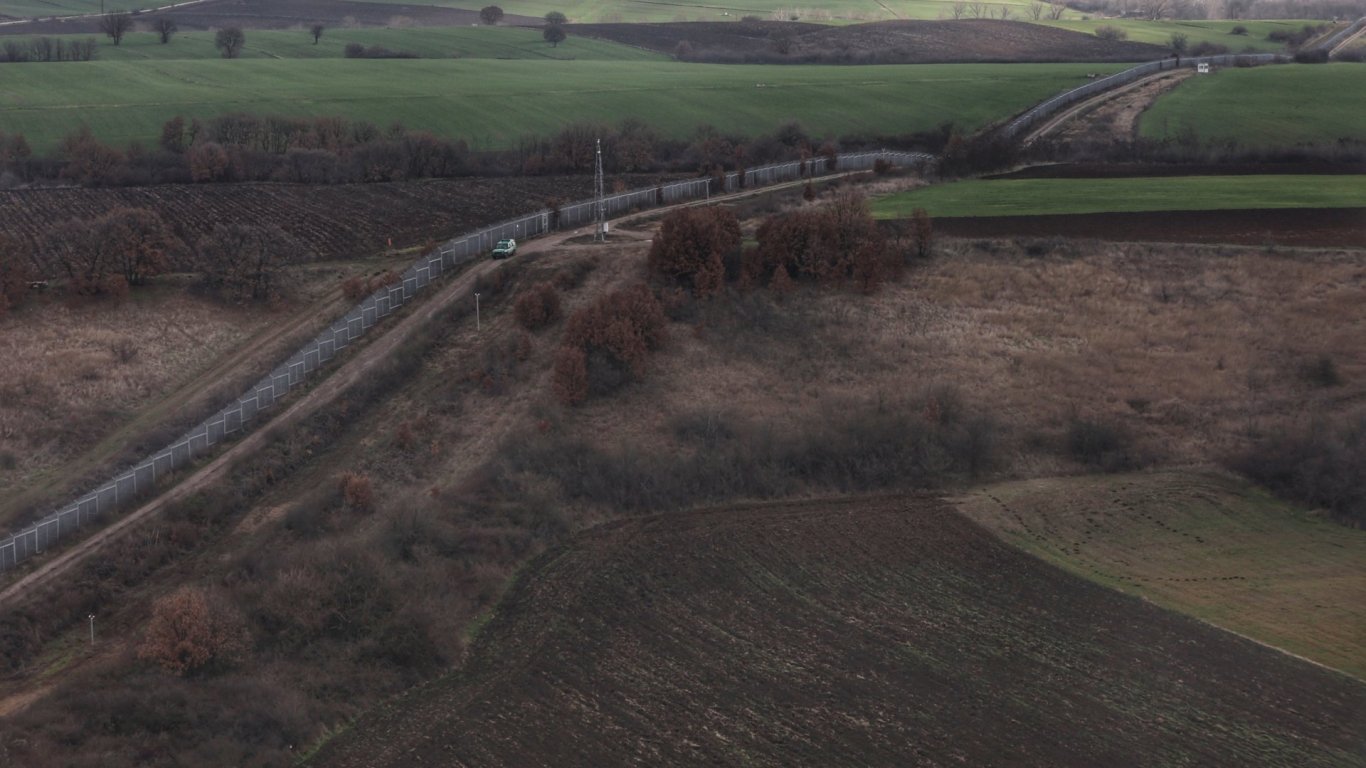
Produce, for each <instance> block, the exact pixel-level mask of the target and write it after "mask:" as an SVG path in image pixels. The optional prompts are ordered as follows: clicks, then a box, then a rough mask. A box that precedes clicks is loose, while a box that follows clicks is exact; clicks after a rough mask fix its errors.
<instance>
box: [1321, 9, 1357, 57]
mask: <svg viewBox="0 0 1366 768" xmlns="http://www.w3.org/2000/svg"><path fill="white" fill-rule="evenodd" d="M1362 27H1366V16H1362V17H1361V18H1359V19H1357V20H1356V21H1354V22H1352V23H1351V24H1348V25H1347V26H1346V27H1344V28H1342V29H1339V30H1338V31H1337V32H1334V33H1333V34H1332V35H1330V36H1328V38H1327V39H1325V40H1323V41H1322V42H1320V43H1319V44H1318V45H1315V46H1314V50H1324V51H1328V52H1329V53H1330V54H1331V53H1332V52H1333V51H1334V50H1336V49H1337V47H1338V46H1339V45H1342V44H1343V42H1344V41H1346V40H1347V38H1349V37H1351V36H1352V35H1355V34H1356V33H1358V32H1360V31H1361V29H1362Z"/></svg>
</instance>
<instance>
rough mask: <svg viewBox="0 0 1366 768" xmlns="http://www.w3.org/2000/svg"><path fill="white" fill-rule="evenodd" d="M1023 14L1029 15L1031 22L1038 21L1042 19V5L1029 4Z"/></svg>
mask: <svg viewBox="0 0 1366 768" xmlns="http://www.w3.org/2000/svg"><path fill="white" fill-rule="evenodd" d="M1025 13H1027V14H1029V18H1030V20H1031V21H1038V20H1039V19H1041V18H1043V3H1030V4H1029V8H1028V9H1027V10H1026V11H1025Z"/></svg>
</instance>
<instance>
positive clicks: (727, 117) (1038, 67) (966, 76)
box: [0, 59, 1122, 151]
mask: <svg viewBox="0 0 1366 768" xmlns="http://www.w3.org/2000/svg"><path fill="white" fill-rule="evenodd" d="M1121 66H1122V65H1097V64H1013V65H995V64H957V65H904V66H880V67H820V66H745V67H735V66H718V65H701V64H680V63H675V62H635V63H633V65H632V66H630V67H623V66H621V65H620V64H619V63H616V62H609V61H561V62H555V63H554V65H553V67H551V66H547V65H546V64H545V63H544V62H539V61H489V60H476V59H468V60H434V59H418V60H359V59H340V60H267V59H254V60H236V61H225V60H221V59H219V60H202V61H175V62H158V61H139V62H131V61H129V62H116V61H95V62H77V63H62V64H22V65H7V66H5V68H4V70H3V71H4V73H5V79H4V80H3V81H0V131H3V132H6V133H23V134H24V135H25V136H26V137H27V138H28V140H29V143H30V144H31V145H32V146H33V147H34V149H35V150H36V151H45V150H47V149H50V148H51V147H53V146H54V145H55V144H56V143H57V141H58V139H59V137H61V136H63V135H65V134H67V133H69V132H71V131H72V130H73V129H75V128H76V127H77V126H78V125H79V124H81V123H85V124H87V125H89V126H90V128H91V130H92V131H93V132H94V133H95V135H96V136H98V137H100V138H102V139H103V140H105V141H108V142H111V143H115V144H123V143H125V142H128V141H131V140H138V141H143V142H148V143H150V142H152V141H155V140H156V137H157V136H158V135H159V133H160V128H161V125H162V124H163V123H164V122H165V121H166V120H168V119H170V118H172V117H174V116H176V115H184V116H187V117H209V116H212V115H217V114H222V113H227V112H243V111H245V112H254V113H258V114H283V115H341V116H344V117H348V118H353V119H363V120H369V121H372V122H374V123H375V124H377V125H381V126H385V125H389V124H391V123H393V122H395V121H400V122H402V123H403V124H404V125H406V126H408V127H409V128H415V129H425V130H431V131H434V132H436V133H438V134H440V135H445V136H452V137H459V138H463V139H465V140H467V141H469V142H470V143H471V146H474V147H476V148H500V147H509V146H512V145H513V144H514V143H515V142H516V141H517V140H518V139H520V138H523V137H526V136H528V135H544V134H547V133H550V132H553V131H555V130H557V129H558V128H560V127H563V126H565V125H567V124H570V123H573V122H582V121H596V122H607V123H615V122H619V121H620V120H622V119H624V118H627V117H637V118H640V119H643V120H645V121H646V122H648V123H650V124H652V125H654V126H655V127H657V128H658V129H659V130H661V131H662V132H663V133H665V134H668V135H671V136H675V137H680V138H681V137H685V136H688V135H691V134H692V132H693V131H694V130H695V129H696V128H697V126H698V125H700V124H711V125H714V126H716V127H717V128H718V129H720V130H722V131H727V132H736V133H742V134H758V133H766V132H769V131H772V130H773V129H774V128H776V127H777V126H778V125H780V124H781V123H783V122H785V121H788V120H797V121H799V122H800V123H801V124H802V125H803V126H804V127H805V128H806V129H807V130H808V131H811V132H813V133H816V134H818V135H824V134H850V133H866V134H894V133H904V132H909V131H918V130H926V129H931V128H934V127H935V126H938V125H940V124H942V123H944V122H946V121H953V122H955V123H956V124H958V125H959V126H961V127H963V128H964V129H975V128H978V127H981V126H982V125H984V124H986V123H988V122H991V121H993V120H997V119H1000V118H1003V117H1005V116H1007V115H1010V114H1012V113H1014V112H1017V111H1019V110H1021V109H1023V108H1025V107H1027V106H1029V105H1030V104H1033V103H1035V102H1037V101H1039V100H1041V99H1043V98H1045V97H1047V96H1048V95H1049V94H1052V93H1056V92H1058V91H1060V90H1063V89H1065V88H1068V87H1071V86H1073V85H1075V84H1076V83H1079V82H1084V81H1085V73H1086V72H1088V71H1096V70H1101V71H1109V72H1113V71H1116V70H1117V69H1119V68H1121Z"/></svg>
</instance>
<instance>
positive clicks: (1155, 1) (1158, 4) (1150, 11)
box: [1140, 0, 1172, 21]
mask: <svg viewBox="0 0 1366 768" xmlns="http://www.w3.org/2000/svg"><path fill="white" fill-rule="evenodd" d="M1140 10H1142V11H1143V16H1144V18H1147V19H1151V20H1153V21H1158V20H1159V19H1164V18H1166V17H1168V16H1170V15H1171V12H1172V0H1143V5H1142V6H1141V8H1140Z"/></svg>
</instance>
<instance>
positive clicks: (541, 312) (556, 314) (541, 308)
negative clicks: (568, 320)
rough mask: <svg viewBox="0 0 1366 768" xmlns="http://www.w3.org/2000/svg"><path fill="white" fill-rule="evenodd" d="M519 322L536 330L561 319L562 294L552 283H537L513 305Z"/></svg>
mask: <svg viewBox="0 0 1366 768" xmlns="http://www.w3.org/2000/svg"><path fill="white" fill-rule="evenodd" d="M513 312H514V313H515V314H516V316H517V322H519V323H521V324H522V327H523V328H525V329H527V330H528V331H536V330H540V329H541V328H544V327H546V326H548V325H551V324H553V323H554V322H555V321H557V320H559V319H560V294H559V291H556V290H555V286H554V285H552V284H551V283H548V282H545V283H537V284H536V285H534V286H532V287H531V289H530V290H528V291H527V292H526V293H523V294H522V295H521V296H519V297H518V298H517V302H516V304H514V305H513Z"/></svg>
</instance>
